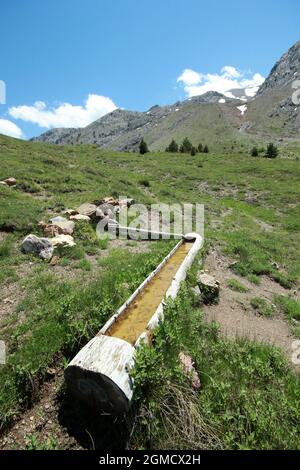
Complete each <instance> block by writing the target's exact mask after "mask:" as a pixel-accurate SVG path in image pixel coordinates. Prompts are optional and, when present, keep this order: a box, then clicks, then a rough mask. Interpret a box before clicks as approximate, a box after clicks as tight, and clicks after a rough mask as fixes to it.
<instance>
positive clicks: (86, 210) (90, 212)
mask: <svg viewBox="0 0 300 470" xmlns="http://www.w3.org/2000/svg"><path fill="white" fill-rule="evenodd" d="M76 210H77V212H78V214H81V215H87V216H88V217H95V215H96V210H97V206H96V205H95V204H89V203H86V204H81V206H79V207H78V208H77V209H76Z"/></svg>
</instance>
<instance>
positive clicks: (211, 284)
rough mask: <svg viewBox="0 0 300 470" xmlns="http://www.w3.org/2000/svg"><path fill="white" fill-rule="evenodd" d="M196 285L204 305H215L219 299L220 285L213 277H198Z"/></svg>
mask: <svg viewBox="0 0 300 470" xmlns="http://www.w3.org/2000/svg"><path fill="white" fill-rule="evenodd" d="M197 283H198V286H199V289H200V292H201V295H202V300H203V303H204V304H212V303H216V302H217V301H218V298H219V292H220V283H219V281H217V280H216V279H215V278H214V277H213V276H210V275H209V274H206V273H201V274H199V275H198V278H197Z"/></svg>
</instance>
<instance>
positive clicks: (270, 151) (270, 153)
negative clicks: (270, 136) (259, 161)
mask: <svg viewBox="0 0 300 470" xmlns="http://www.w3.org/2000/svg"><path fill="white" fill-rule="evenodd" d="M277 155H278V148H277V147H276V145H274V144H273V143H272V142H271V143H270V144H269V145H268V147H267V152H266V157H267V158H276V157H277Z"/></svg>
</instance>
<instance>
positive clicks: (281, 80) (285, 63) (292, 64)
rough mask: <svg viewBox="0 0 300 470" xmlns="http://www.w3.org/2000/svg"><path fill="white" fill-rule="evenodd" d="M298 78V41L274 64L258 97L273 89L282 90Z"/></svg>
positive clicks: (299, 48) (299, 58) (299, 64)
mask: <svg viewBox="0 0 300 470" xmlns="http://www.w3.org/2000/svg"><path fill="white" fill-rule="evenodd" d="M299 78H300V41H298V42H296V44H294V45H293V46H292V47H291V48H290V49H289V50H288V51H287V52H286V53H285V54H283V56H282V57H281V58H280V59H279V60H278V62H276V64H275V65H274V67H273V68H272V70H271V72H270V74H269V76H268V77H267V79H266V80H265V82H264V83H263V84H262V86H261V87H260V89H259V91H258V95H262V94H265V93H267V92H269V91H271V90H273V89H274V88H276V89H282V88H285V87H286V86H287V85H289V84H290V83H291V82H292V81H293V80H296V79H299Z"/></svg>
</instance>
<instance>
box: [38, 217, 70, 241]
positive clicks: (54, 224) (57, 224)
mask: <svg viewBox="0 0 300 470" xmlns="http://www.w3.org/2000/svg"><path fill="white" fill-rule="evenodd" d="M50 221H51V223H50V224H47V223H46V222H43V221H41V222H39V226H40V227H41V228H42V229H43V231H44V233H45V234H46V235H47V236H50V237H54V236H55V235H60V234H63V235H72V233H73V232H74V227H75V223H74V222H73V221H72V220H68V219H66V218H65V217H60V216H58V217H53V218H52V219H50Z"/></svg>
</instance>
